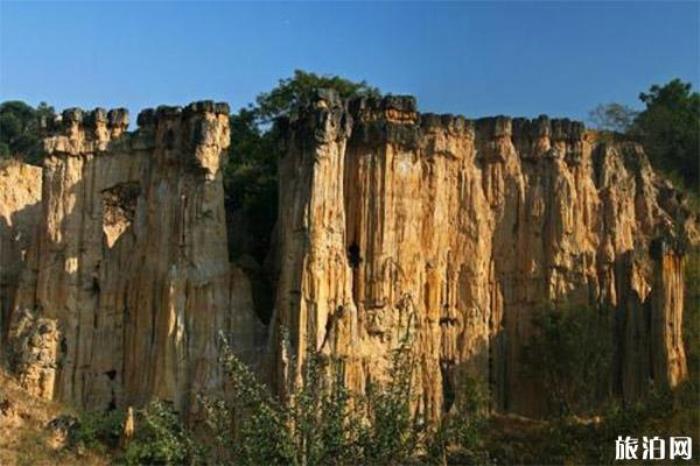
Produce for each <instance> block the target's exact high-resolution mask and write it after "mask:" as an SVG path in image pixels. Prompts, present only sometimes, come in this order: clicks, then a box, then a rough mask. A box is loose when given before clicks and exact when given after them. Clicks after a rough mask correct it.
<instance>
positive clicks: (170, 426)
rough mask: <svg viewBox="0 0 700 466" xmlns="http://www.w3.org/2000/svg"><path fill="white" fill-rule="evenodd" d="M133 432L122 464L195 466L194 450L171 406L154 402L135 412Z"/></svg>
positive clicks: (197, 453) (196, 453)
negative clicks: (186, 465) (134, 430)
mask: <svg viewBox="0 0 700 466" xmlns="http://www.w3.org/2000/svg"><path fill="white" fill-rule="evenodd" d="M136 425H137V428H136V432H135V436H134V438H133V439H132V440H131V442H129V444H128V446H127V447H126V451H125V452H124V457H123V460H124V461H125V462H126V464H130V465H132V464H133V465H140V464H196V463H197V462H198V460H199V459H200V458H201V456H202V453H203V452H202V451H201V450H200V449H198V448H197V447H196V446H195V443H194V442H193V440H192V438H191V436H190V433H189V432H188V431H187V430H186V429H185V428H184V427H183V425H182V424H181V422H180V419H179V417H178V415H177V413H176V412H175V411H174V410H173V408H172V406H170V405H169V404H167V403H164V402H162V401H154V402H152V403H150V404H149V405H148V406H147V407H146V408H145V409H143V410H140V411H138V412H137V421H136Z"/></svg>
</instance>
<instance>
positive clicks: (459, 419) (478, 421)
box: [426, 376, 490, 465]
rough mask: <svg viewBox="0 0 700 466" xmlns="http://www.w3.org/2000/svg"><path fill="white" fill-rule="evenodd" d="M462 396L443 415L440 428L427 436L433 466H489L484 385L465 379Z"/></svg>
mask: <svg viewBox="0 0 700 466" xmlns="http://www.w3.org/2000/svg"><path fill="white" fill-rule="evenodd" d="M460 387H461V388H462V390H463V393H462V396H458V397H457V398H456V405H455V406H453V408H452V409H451V410H450V412H448V413H444V414H443V417H442V419H441V420H440V424H439V425H438V427H437V429H436V430H435V432H434V433H432V435H430V436H428V439H427V440H428V441H427V445H426V447H427V448H426V450H427V454H428V461H429V462H430V463H432V464H446V463H448V462H456V463H458V464H480V465H485V464H489V463H490V457H489V453H488V452H487V451H486V447H485V444H484V433H485V431H486V429H487V428H488V417H487V413H488V401H489V400H488V396H487V393H488V391H487V387H486V385H485V383H484V382H483V381H482V380H480V379H476V378H473V377H469V376H465V377H462V381H461V384H460Z"/></svg>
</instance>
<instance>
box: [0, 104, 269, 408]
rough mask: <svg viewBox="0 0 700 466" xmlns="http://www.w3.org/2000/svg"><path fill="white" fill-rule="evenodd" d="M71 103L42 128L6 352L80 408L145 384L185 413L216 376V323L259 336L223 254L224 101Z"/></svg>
mask: <svg viewBox="0 0 700 466" xmlns="http://www.w3.org/2000/svg"><path fill="white" fill-rule="evenodd" d="M127 124H128V117H127V114H126V112H125V111H124V110H120V109H117V110H112V111H110V112H109V113H107V112H105V111H104V110H101V109H97V110H95V111H93V112H90V113H84V112H82V111H80V110H78V109H72V110H67V111H65V112H64V113H63V115H62V119H61V121H60V122H58V123H57V124H55V125H54V127H53V128H51V129H50V131H51V134H50V135H49V137H47V138H46V139H45V149H46V158H45V160H44V167H43V184H42V185H43V192H42V197H41V199H42V205H43V215H42V218H41V220H40V222H39V232H38V238H37V247H36V249H35V250H33V251H32V254H33V255H34V257H33V258H31V259H30V263H31V265H30V267H29V268H28V270H26V271H25V274H24V276H23V278H22V280H21V281H20V283H19V289H18V292H17V294H16V299H15V302H14V312H13V319H12V328H11V329H10V341H11V350H12V355H13V357H12V364H13V365H14V369H15V371H16V373H17V374H18V375H19V378H20V381H21V382H22V384H23V385H24V386H26V387H27V388H28V389H29V390H30V391H31V392H33V393H35V394H38V395H41V396H44V397H46V398H58V399H61V400H64V401H68V402H71V403H72V404H74V405H78V406H84V407H88V408H108V407H110V406H117V405H119V406H124V405H127V404H128V405H131V404H135V405H139V404H142V403H144V402H145V401H146V400H148V399H149V398H151V397H159V398H163V399H167V400H171V401H173V402H174V403H175V405H176V406H177V407H178V408H179V409H181V410H182V411H183V412H189V410H190V407H191V405H192V397H193V396H194V395H196V393H197V392H199V391H206V390H210V389H215V388H216V387H218V386H220V384H221V376H220V370H219V365H218V362H217V358H218V354H219V332H220V331H221V332H223V333H224V334H226V335H227V336H228V337H229V338H230V339H231V341H232V343H233V345H234V347H239V346H240V347H246V348H252V347H254V341H253V339H254V338H259V337H260V335H259V333H256V322H255V320H254V315H253V314H252V309H251V306H252V305H251V299H250V297H249V294H250V292H249V289H248V287H249V285H248V284H247V282H246V278H245V276H244V275H243V274H242V273H240V272H239V271H238V270H237V269H236V268H235V267H233V266H231V265H230V264H229V263H228V249H227V243H226V229H225V220H224V209H223V185H222V181H221V176H222V175H221V171H220V164H221V157H222V154H224V153H225V150H226V148H227V147H228V144H229V127H228V106H227V105H225V104H214V103H212V102H199V103H195V104H191V105H189V106H187V107H186V108H184V109H181V108H179V107H159V108H158V109H157V110H155V111H154V110H146V111H144V112H142V113H141V114H140V115H139V118H138V124H139V128H138V130H137V131H136V132H134V133H127V132H126V128H127Z"/></svg>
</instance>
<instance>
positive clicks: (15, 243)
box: [0, 202, 41, 353]
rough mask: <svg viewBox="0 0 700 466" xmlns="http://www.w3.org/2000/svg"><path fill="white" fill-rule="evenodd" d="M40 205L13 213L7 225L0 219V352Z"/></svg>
mask: <svg viewBox="0 0 700 466" xmlns="http://www.w3.org/2000/svg"><path fill="white" fill-rule="evenodd" d="M40 213H41V202H35V203H34V204H30V205H27V206H25V207H24V208H22V209H21V210H18V211H16V212H14V213H13V214H12V216H11V218H10V222H8V221H7V220H6V219H5V218H4V217H0V353H3V351H1V348H5V347H6V345H7V337H8V332H9V330H10V322H11V318H12V310H13V307H14V303H15V295H16V293H17V290H18V287H19V282H20V279H21V275H22V273H23V271H24V269H25V268H27V267H28V266H29V263H28V262H29V259H30V256H29V255H30V251H29V248H30V247H33V246H34V244H33V243H34V240H35V238H36V236H37V234H38V229H39V225H38V220H39V214H40Z"/></svg>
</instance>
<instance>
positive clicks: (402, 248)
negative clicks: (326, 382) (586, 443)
mask: <svg viewBox="0 0 700 466" xmlns="http://www.w3.org/2000/svg"><path fill="white" fill-rule="evenodd" d="M282 126H283V127H284V128H286V132H287V151H286V155H285V156H284V158H283V159H282V160H281V161H280V166H279V167H280V215H279V224H278V234H279V237H278V242H277V244H278V247H279V250H278V251H277V254H278V257H280V263H279V281H278V288H277V302H276V307H275V315H274V319H273V325H274V328H273V329H272V334H273V338H272V340H271V347H270V348H271V351H272V352H273V356H274V357H273V360H274V367H275V368H276V377H277V379H278V380H285V379H286V377H291V378H297V379H298V378H299V377H300V373H301V366H302V364H303V360H304V355H305V352H306V351H307V349H308V346H309V345H312V346H313V347H315V348H316V349H317V350H320V351H322V352H324V353H326V354H329V355H334V356H336V357H339V358H341V359H342V360H344V362H345V377H346V381H347V383H348V384H349V385H350V386H351V387H353V388H355V389H360V390H361V389H362V388H363V387H364V385H365V384H366V382H367V381H368V380H370V379H373V378H374V379H376V378H381V377H382V373H383V370H384V368H385V367H386V366H387V364H388V361H389V359H390V354H391V351H392V350H393V349H395V348H396V347H397V346H398V344H399V342H400V341H401V339H402V338H404V337H405V336H406V335H408V336H409V338H410V341H411V346H412V348H413V351H414V354H415V357H416V358H417V359H416V360H417V364H416V366H415V370H416V376H415V377H416V381H417V391H418V394H419V400H420V401H419V402H418V409H419V411H421V412H423V413H424V415H425V416H426V417H427V418H429V419H434V418H436V417H438V416H439V415H440V413H441V412H442V411H443V410H447V409H449V407H450V405H451V404H452V401H453V399H454V397H455V396H459V390H456V386H457V385H458V384H459V380H460V379H461V374H464V373H465V372H466V373H469V374H471V375H476V376H479V377H482V378H484V379H485V380H487V381H488V382H490V387H491V389H492V394H493V396H494V400H495V406H494V407H495V408H497V409H503V410H510V411H517V412H521V413H528V414H533V413H536V412H537V411H538V410H539V407H540V406H541V404H542V400H543V396H542V394H541V393H537V392H536V389H535V387H533V386H531V385H530V384H528V383H526V382H525V381H524V380H523V378H522V377H520V361H521V359H520V354H521V350H522V347H523V345H524V344H526V343H527V340H528V338H529V337H530V335H531V334H532V328H531V327H532V326H531V319H530V318H531V316H532V314H533V312H534V310H535V309H537V308H538V306H541V305H542V303H544V302H568V303H590V304H607V305H609V306H610V307H611V309H614V311H611V312H616V313H617V314H618V319H617V320H618V322H620V325H621V329H620V330H619V331H618V333H616V345H617V350H618V351H619V352H620V354H622V355H624V356H623V360H622V362H621V364H620V365H619V367H617V368H616V373H615V374H614V379H615V385H616V387H617V388H618V389H619V391H620V392H621V393H622V394H623V395H624V396H625V397H627V398H635V397H637V396H640V395H641V394H642V393H643V392H644V391H645V390H646V389H647V387H648V381H649V380H654V381H655V382H657V383H661V384H664V385H671V386H673V385H675V384H676V383H678V381H679V380H681V379H682V378H683V377H684V376H685V374H686V369H685V355H684V352H683V345H682V339H681V333H680V332H681V320H682V312H683V309H682V302H683V290H682V287H683V285H682V283H683V271H682V261H683V259H682V257H683V254H682V251H681V248H679V247H678V244H680V243H682V241H683V240H684V239H683V238H682V237H683V236H684V233H682V231H683V229H682V228H676V226H679V225H682V224H683V223H686V222H688V221H690V220H689V217H690V215H689V212H688V211H687V209H685V208H684V207H683V206H682V205H680V204H678V203H673V202H672V203H670V204H673V205H665V204H664V202H663V199H662V198H663V196H664V195H663V191H664V189H665V188H664V182H663V181H662V180H661V179H660V178H658V177H657V176H656V175H655V174H654V173H653V172H652V170H651V168H650V166H649V164H648V162H647V159H646V157H645V156H644V154H643V152H642V150H641V148H640V147H639V146H637V145H635V144H631V143H619V144H604V143H600V142H597V141H596V138H595V134H594V133H590V132H585V131H584V128H583V125H582V124H580V123H578V122H572V121H570V120H566V119H564V120H556V119H554V120H550V119H548V118H547V117H540V118H538V119H536V120H525V119H516V120H511V119H510V118H507V117H495V118H485V119H480V120H476V121H473V122H472V121H467V120H464V119H463V118H460V117H453V116H450V115H445V116H438V115H419V114H418V113H417V112H416V109H415V102H413V103H411V101H410V99H402V98H400V97H392V98H387V99H384V100H357V101H353V102H351V103H350V104H349V106H346V104H345V103H344V102H342V101H340V99H338V98H337V96H334V95H333V94H320V95H319V96H318V98H317V100H316V102H314V103H312V104H311V105H310V106H308V107H307V108H305V109H303V110H302V111H301V112H300V116H299V118H298V119H296V120H295V121H290V122H285V123H284V124H283V125H282ZM666 197H667V198H668V197H669V196H667V195H666ZM662 237H664V238H671V239H672V241H670V242H665V243H663V244H667V245H669V246H668V247H666V248H665V249H663V251H662V252H660V253H658V254H656V255H655V254H652V252H651V251H652V249H653V247H652V242H653V241H654V240H656V239H657V238H662ZM649 322H651V324H649ZM281 328H287V329H289V332H290V339H291V344H292V354H291V355H289V356H286V355H285V353H284V351H283V349H282V345H281V342H280V334H281V330H280V329H281ZM650 361H651V364H650V363H649V362H650ZM282 377H285V379H282ZM455 391H456V392H457V393H455Z"/></svg>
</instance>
